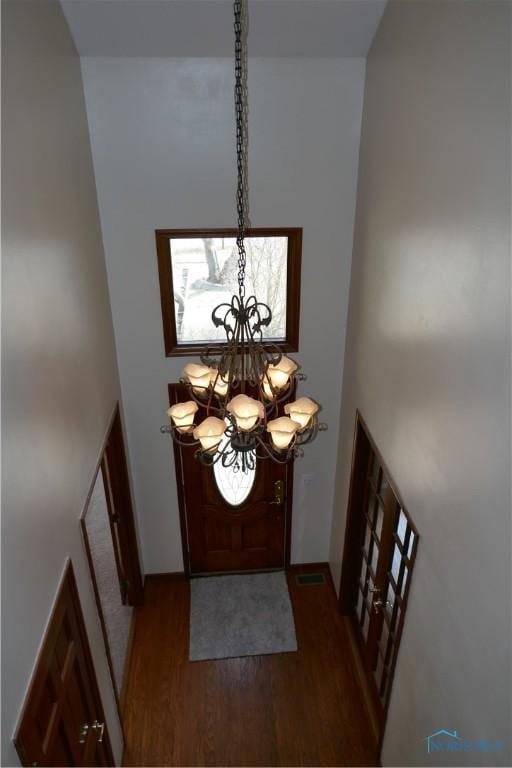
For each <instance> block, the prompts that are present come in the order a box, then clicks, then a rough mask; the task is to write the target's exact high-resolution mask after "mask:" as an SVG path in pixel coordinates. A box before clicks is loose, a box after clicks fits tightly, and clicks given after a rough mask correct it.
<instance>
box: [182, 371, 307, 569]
mask: <svg viewBox="0 0 512 768" xmlns="http://www.w3.org/2000/svg"><path fill="white" fill-rule="evenodd" d="M168 390H169V405H174V404H175V403H178V402H180V399H179V394H180V393H182V394H183V395H186V393H187V385H186V384H181V383H176V382H174V383H170V384H169V385H168ZM172 444H173V453H174V467H175V470H176V491H177V494H178V510H179V515H180V532H181V551H182V554H183V570H184V573H185V575H186V576H188V577H190V576H191V575H192V572H191V568H190V553H189V547H188V529H187V507H186V499H185V493H184V487H185V476H184V472H183V459H182V447H181V446H180V445H179V444H178V443H176V442H175V441H174V440H172ZM269 461H272V459H269ZM293 467H294V462H290V464H289V465H288V467H287V475H288V477H287V488H286V498H285V501H284V507H285V547H284V568H285V570H288V568H289V567H290V550H291V540H292V508H293ZM244 573H246V571H244Z"/></svg>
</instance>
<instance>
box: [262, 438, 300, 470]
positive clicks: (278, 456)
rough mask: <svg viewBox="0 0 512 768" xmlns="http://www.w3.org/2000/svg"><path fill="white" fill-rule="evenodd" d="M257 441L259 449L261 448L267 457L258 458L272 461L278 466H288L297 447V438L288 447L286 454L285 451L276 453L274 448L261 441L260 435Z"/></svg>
mask: <svg viewBox="0 0 512 768" xmlns="http://www.w3.org/2000/svg"><path fill="white" fill-rule="evenodd" d="M256 440H257V442H258V448H259V447H261V448H262V449H263V450H264V451H265V454H266V455H258V458H260V459H266V458H269V459H272V461H274V462H275V463H276V464H288V463H289V461H290V459H291V458H292V457H293V451H294V446H295V436H294V439H293V440H292V442H291V443H290V445H289V446H288V448H287V450H286V452H285V451H275V450H274V449H273V448H272V446H271V445H270V444H269V443H267V442H265V441H264V440H262V439H261V437H259V436H258V435H256Z"/></svg>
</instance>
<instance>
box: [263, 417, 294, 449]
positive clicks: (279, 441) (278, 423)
mask: <svg viewBox="0 0 512 768" xmlns="http://www.w3.org/2000/svg"><path fill="white" fill-rule="evenodd" d="M299 429H300V424H297V422H296V421H293V420H292V419H290V418H289V417H288V416H280V417H279V418H278V419H273V420H272V421H269V422H268V424H267V432H270V439H271V440H272V445H273V446H274V448H277V449H278V450H279V451H283V450H285V449H286V448H288V447H289V445H290V443H291V442H292V440H293V437H294V435H295V433H296V432H297V430H299Z"/></svg>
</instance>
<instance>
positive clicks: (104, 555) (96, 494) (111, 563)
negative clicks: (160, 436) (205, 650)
mask: <svg viewBox="0 0 512 768" xmlns="http://www.w3.org/2000/svg"><path fill="white" fill-rule="evenodd" d="M85 526H86V528H87V538H88V540H89V547H90V549H91V555H92V560H93V564H94V574H95V577H96V583H97V585H98V592H99V595H100V603H101V609H102V613H103V619H104V621H105V626H106V631H107V638H108V645H109V650H110V656H111V658H112V666H113V668H114V679H115V686H116V690H117V692H118V694H119V693H120V692H121V687H122V684H123V672H124V663H125V660H126V651H127V648H128V638H129V634H130V622H131V616H132V611H133V608H130V607H129V606H127V605H123V604H122V602H121V592H120V589H119V579H118V575H117V568H116V562H115V557H114V545H113V544H112V534H111V532H110V524H109V520H108V510H107V500H106V498H105V490H104V487H103V479H102V475H101V470H100V471H99V472H98V476H97V478H96V483H95V485H94V490H93V492H92V496H91V501H90V503H89V508H88V510H87V515H86V517H85Z"/></svg>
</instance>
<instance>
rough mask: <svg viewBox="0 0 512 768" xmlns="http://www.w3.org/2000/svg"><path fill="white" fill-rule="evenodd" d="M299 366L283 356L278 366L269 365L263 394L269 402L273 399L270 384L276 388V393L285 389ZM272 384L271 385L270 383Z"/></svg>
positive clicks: (264, 380) (264, 378) (264, 379)
mask: <svg viewBox="0 0 512 768" xmlns="http://www.w3.org/2000/svg"><path fill="white" fill-rule="evenodd" d="M298 367H299V366H298V365H297V363H296V362H295V361H294V360H291V358H289V357H286V356H285V355H283V357H282V358H281V360H280V361H279V362H278V364H277V365H269V366H268V367H267V370H266V372H265V375H264V377H263V392H264V394H265V397H268V399H269V400H271V399H272V397H273V394H272V389H271V388H270V384H272V387H273V388H274V391H276V392H279V390H281V389H284V388H285V387H286V386H287V385H288V381H289V379H290V376H291V375H292V374H293V373H295V371H296V370H297V368H298ZM269 382H270V383H269Z"/></svg>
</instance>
